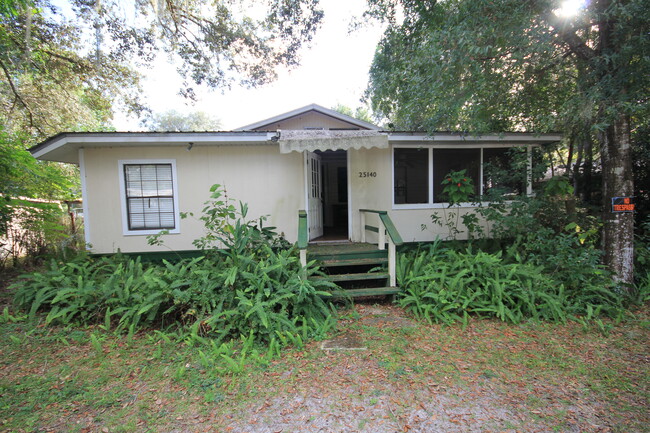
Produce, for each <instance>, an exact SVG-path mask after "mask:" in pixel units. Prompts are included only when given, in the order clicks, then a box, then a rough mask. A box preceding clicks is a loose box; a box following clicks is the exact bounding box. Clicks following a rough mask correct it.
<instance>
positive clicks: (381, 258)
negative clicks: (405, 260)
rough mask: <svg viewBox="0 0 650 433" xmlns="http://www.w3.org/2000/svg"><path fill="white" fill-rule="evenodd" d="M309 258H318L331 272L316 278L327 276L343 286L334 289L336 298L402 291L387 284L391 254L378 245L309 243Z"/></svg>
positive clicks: (379, 294) (323, 266) (322, 266)
mask: <svg viewBox="0 0 650 433" xmlns="http://www.w3.org/2000/svg"><path fill="white" fill-rule="evenodd" d="M307 258H308V260H316V261H317V262H318V263H319V264H320V265H321V268H322V269H323V271H324V272H326V273H327V274H328V275H327V276H320V277H314V278H327V279H328V280H329V281H332V282H334V283H336V284H337V285H339V287H341V289H340V290H338V291H333V292H332V295H333V296H334V297H353V298H355V297H362V296H387V295H394V294H396V293H399V291H400V290H399V288H397V287H390V286H388V282H389V280H390V279H389V275H388V273H387V272H386V266H387V264H388V253H387V251H386V250H379V249H377V246H376V245H371V244H365V243H350V242H346V243H340V244H310V245H309V246H308V248H307ZM378 268H379V269H378Z"/></svg>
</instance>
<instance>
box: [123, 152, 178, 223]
mask: <svg viewBox="0 0 650 433" xmlns="http://www.w3.org/2000/svg"><path fill="white" fill-rule="evenodd" d="M175 171H176V170H175V163H174V161H120V184H121V186H122V188H121V189H122V207H123V209H122V215H123V222H124V232H125V234H151V233H157V232H158V231H160V230H163V229H165V230H170V232H172V233H178V204H177V197H176V194H177V191H176V190H177V188H176V181H175Z"/></svg>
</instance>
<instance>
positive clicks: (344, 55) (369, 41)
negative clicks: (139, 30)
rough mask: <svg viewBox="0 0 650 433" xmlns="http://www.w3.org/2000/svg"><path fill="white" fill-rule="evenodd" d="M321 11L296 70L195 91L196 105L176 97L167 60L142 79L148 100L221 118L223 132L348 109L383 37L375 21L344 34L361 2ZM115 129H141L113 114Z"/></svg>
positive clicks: (335, 2)
mask: <svg viewBox="0 0 650 433" xmlns="http://www.w3.org/2000/svg"><path fill="white" fill-rule="evenodd" d="M321 6H322V8H323V10H324V11H325V17H324V19H323V23H322V26H321V28H320V30H318V32H317V33H316V35H315V37H314V39H313V41H312V43H311V46H310V47H309V48H308V47H303V50H302V61H301V65H300V66H299V67H298V68H295V69H293V70H290V71H287V70H285V69H278V71H277V72H278V75H279V77H278V80H276V81H275V82H273V83H271V84H269V85H266V86H262V87H259V88H255V89H246V88H242V87H238V86H233V87H232V89H231V90H225V91H223V94H222V91H220V90H216V91H208V90H204V91H203V92H197V96H198V101H197V103H196V104H194V106H191V105H188V101H187V100H186V99H184V98H182V97H181V96H179V95H178V93H177V92H178V89H180V87H181V82H182V80H181V78H180V77H179V76H178V75H177V74H176V72H175V69H174V66H173V65H171V64H169V63H167V61H166V59H165V58H160V59H158V60H157V62H158V63H157V65H156V66H155V67H154V68H152V69H150V70H148V71H147V77H146V78H145V80H144V82H143V88H144V94H145V96H146V102H147V104H148V105H149V106H150V107H151V109H152V110H153V111H154V112H164V111H168V110H172V109H173V110H176V111H179V112H183V113H184V112H191V111H204V112H206V113H208V114H210V115H211V116H213V117H216V118H217V119H219V120H220V121H221V129H222V130H232V129H235V128H238V127H241V126H244V125H247V124H250V123H254V122H257V121H259V120H264V119H267V118H269V117H273V116H275V115H278V114H281V113H285V112H287V111H291V110H294V109H296V108H300V107H303V106H305V105H309V104H312V103H315V104H319V105H322V106H324V107H326V108H332V107H334V106H335V105H337V104H343V105H346V106H348V107H350V108H352V109H354V108H356V107H358V106H361V105H362V103H361V102H360V99H361V97H362V96H363V92H364V91H365V89H366V85H367V82H368V70H369V68H370V64H371V62H372V58H373V55H374V52H375V47H376V46H377V43H378V41H379V39H380V37H381V33H382V29H381V28H380V27H379V25H376V24H375V25H368V26H364V28H362V29H360V30H356V31H354V32H353V33H348V27H349V24H350V19H351V17H352V16H361V14H362V13H363V11H364V7H365V1H364V0H344V1H343V0H321ZM113 123H114V126H115V127H116V129H117V130H118V131H136V130H142V129H143V128H142V127H141V126H140V123H139V121H138V120H137V119H134V118H127V117H126V116H125V115H124V114H122V113H116V115H115V117H114V122H113Z"/></svg>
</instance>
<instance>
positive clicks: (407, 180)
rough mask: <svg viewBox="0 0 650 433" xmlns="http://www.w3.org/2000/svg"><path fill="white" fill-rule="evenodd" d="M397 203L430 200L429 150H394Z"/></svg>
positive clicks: (425, 201) (426, 201)
mask: <svg viewBox="0 0 650 433" xmlns="http://www.w3.org/2000/svg"><path fill="white" fill-rule="evenodd" d="M393 158H394V173H395V174H394V176H395V177H394V179H395V185H394V186H395V204H405V203H428V202H429V185H428V179H429V150H428V149H422V148H419V149H411V148H396V149H395V151H394V155H393Z"/></svg>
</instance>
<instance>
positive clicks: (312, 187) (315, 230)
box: [306, 152, 323, 240]
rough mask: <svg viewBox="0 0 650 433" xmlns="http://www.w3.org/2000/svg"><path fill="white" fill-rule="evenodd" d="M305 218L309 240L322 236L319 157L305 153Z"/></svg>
mask: <svg viewBox="0 0 650 433" xmlns="http://www.w3.org/2000/svg"><path fill="white" fill-rule="evenodd" d="M306 163H307V206H308V211H307V218H308V221H309V240H312V239H315V238H318V237H321V236H323V185H322V178H321V158H320V155H318V154H316V153H312V152H307V156H306Z"/></svg>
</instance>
